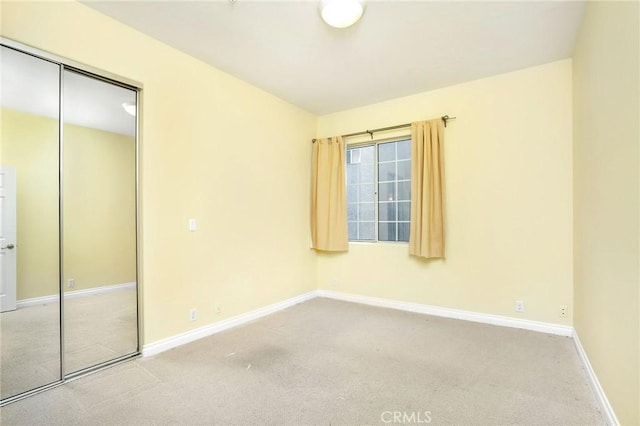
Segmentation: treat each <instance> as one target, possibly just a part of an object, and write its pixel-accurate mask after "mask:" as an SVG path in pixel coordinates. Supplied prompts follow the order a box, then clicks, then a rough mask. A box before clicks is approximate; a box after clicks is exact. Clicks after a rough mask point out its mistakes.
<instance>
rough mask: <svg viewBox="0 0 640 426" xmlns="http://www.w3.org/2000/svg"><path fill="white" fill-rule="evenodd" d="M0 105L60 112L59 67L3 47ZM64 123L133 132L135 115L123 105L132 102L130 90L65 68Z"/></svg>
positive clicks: (50, 113) (47, 113) (53, 114)
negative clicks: (128, 111)
mask: <svg viewBox="0 0 640 426" xmlns="http://www.w3.org/2000/svg"><path fill="white" fill-rule="evenodd" d="M0 52H1V53H0V66H1V71H2V72H1V80H0V105H2V107H3V108H9V109H14V110H18V111H23V112H28V113H30V114H34V115H39V116H44V117H49V118H55V119H57V118H58V116H59V112H58V110H59V104H58V99H59V92H60V81H59V80H60V77H59V75H60V74H59V73H60V68H59V66H58V65H57V64H54V63H51V62H48V61H45V60H42V59H38V58H35V57H33V56H30V55H27V54H24V53H20V52H17V51H15V50H12V49H9V48H6V47H2V50H1V51H0ZM63 85H64V90H63V106H64V111H63V112H64V121H65V123H70V124H75V125H78V126H84V127H90V128H94V129H100V130H105V131H108V132H114V133H120V134H124V135H129V136H133V135H134V134H135V130H136V122H135V117H133V116H131V115H129V114H127V113H126V112H125V111H124V109H123V108H122V103H123V102H135V101H136V93H135V91H133V90H129V89H125V88H122V87H120V86H115V85H113V84H110V83H105V82H103V81H100V80H96V79H93V78H89V77H86V76H84V75H80V74H76V73H74V72H70V71H65V73H64V78H63Z"/></svg>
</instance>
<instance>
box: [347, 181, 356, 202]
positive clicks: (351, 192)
mask: <svg viewBox="0 0 640 426" xmlns="http://www.w3.org/2000/svg"><path fill="white" fill-rule="evenodd" d="M356 201H358V186H357V185H347V203H355V202H356Z"/></svg>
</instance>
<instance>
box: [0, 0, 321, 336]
mask: <svg viewBox="0 0 640 426" xmlns="http://www.w3.org/2000/svg"><path fill="white" fill-rule="evenodd" d="M34 22H37V25H33V23H34ZM1 23H2V25H1V29H0V31H1V33H2V35H3V36H4V37H8V38H11V39H14V40H16V41H19V42H22V43H25V44H29V45H32V46H34V47H37V48H40V49H43V50H46V51H49V52H52V53H54V54H58V55H61V56H65V57H67V58H70V59H72V60H75V61H78V62H82V63H85V64H88V65H91V66H93V67H96V68H99V69H103V70H106V71H109V72H112V73H115V74H119V75H122V76H125V77H128V78H131V79H134V80H137V81H140V82H141V83H142V84H143V85H144V90H143V92H142V102H143V109H142V117H141V121H142V128H141V132H142V140H141V150H142V157H141V173H142V174H141V191H142V193H141V202H142V220H141V223H142V230H141V232H142V238H141V243H142V249H143V257H142V260H141V265H140V266H141V272H142V277H143V290H142V293H143V294H142V296H143V323H144V329H143V334H144V337H143V340H144V343H146V344H148V343H152V342H155V341H158V340H160V339H163V338H167V337H170V336H173V335H176V334H178V333H181V332H185V331H188V330H191V329H194V328H196V327H201V326H203V325H206V324H209V323H213V322H215V321H219V320H222V319H224V318H226V317H228V316H231V315H236V314H240V313H244V312H247V311H250V310H252V309H255V308H259V307H261V306H265V305H268V304H271V303H274V302H278V301H281V300H283V299H286V298H289V297H292V296H296V295H299V294H301V293H304V292H307V291H309V290H312V289H314V288H315V276H316V272H315V268H316V262H315V257H314V256H315V255H314V253H313V252H312V251H311V250H309V225H308V223H309V221H308V218H309V210H308V205H309V158H310V152H311V151H310V149H311V144H310V143H309V140H310V139H311V138H313V137H314V136H315V134H316V118H315V117H314V116H313V115H312V114H309V113H307V112H305V111H303V110H301V109H299V108H296V107H294V106H292V105H290V104H287V103H286V102H284V101H282V100H280V99H278V98H276V97H274V96H273V95H270V94H268V93H266V92H264V91H261V90H258V89H256V88H255V87H253V86H250V85H249V84H247V83H244V82H242V81H240V80H238V79H236V78H234V77H231V76H229V75H227V74H225V73H222V72H220V71H218V70H216V69H214V68H212V67H210V66H208V65H206V64H204V63H202V62H200V61H198V60H195V59H193V58H191V57H190V56H187V55H185V54H183V53H180V52H178V51H177V50H175V49H173V48H171V47H169V46H167V45H164V44H162V43H160V42H158V41H156V40H153V39H151V38H149V37H147V36H145V35H143V34H141V33H139V32H137V31H134V30H132V29H131V28H128V27H126V26H124V25H122V24H120V23H118V22H116V21H114V20H112V19H110V18H108V17H106V16H104V15H101V14H99V13H97V12H94V11H93V10H91V9H89V8H87V7H86V6H83V5H81V4H79V3H75V2H40V3H38V2H15V3H14V2H3V3H2V21H1ZM189 218H196V219H197V220H198V230H197V231H196V232H189V231H188V230H187V221H188V219H189ZM218 304H219V305H220V307H221V310H222V312H221V313H220V314H216V313H215V307H216V305H218ZM193 307H195V308H197V309H198V310H199V319H198V321H196V322H190V321H189V315H188V314H189V310H190V309H191V308H193Z"/></svg>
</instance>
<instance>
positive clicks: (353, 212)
mask: <svg viewBox="0 0 640 426" xmlns="http://www.w3.org/2000/svg"><path fill="white" fill-rule="evenodd" d="M347 220H349V221H352V220H358V205H357V204H347Z"/></svg>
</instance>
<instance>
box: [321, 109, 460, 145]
mask: <svg viewBox="0 0 640 426" xmlns="http://www.w3.org/2000/svg"><path fill="white" fill-rule="evenodd" d="M440 119H441V120H442V121H443V122H444V127H447V121H449V120H455V119H456V117H449V116H448V115H443V116H442V117H440ZM409 126H411V123H406V124H398V125H397V126H390V127H380V128H378V129H373V130H365V131H362V132H355V133H349V134H348V135H342V137H343V138H348V137H350V136H359V135H371V139H373V134H374V133H375V132H383V131H386V130H395V129H402V128H403V127H409ZM316 140H317V139H311V142H315V141H316Z"/></svg>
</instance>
